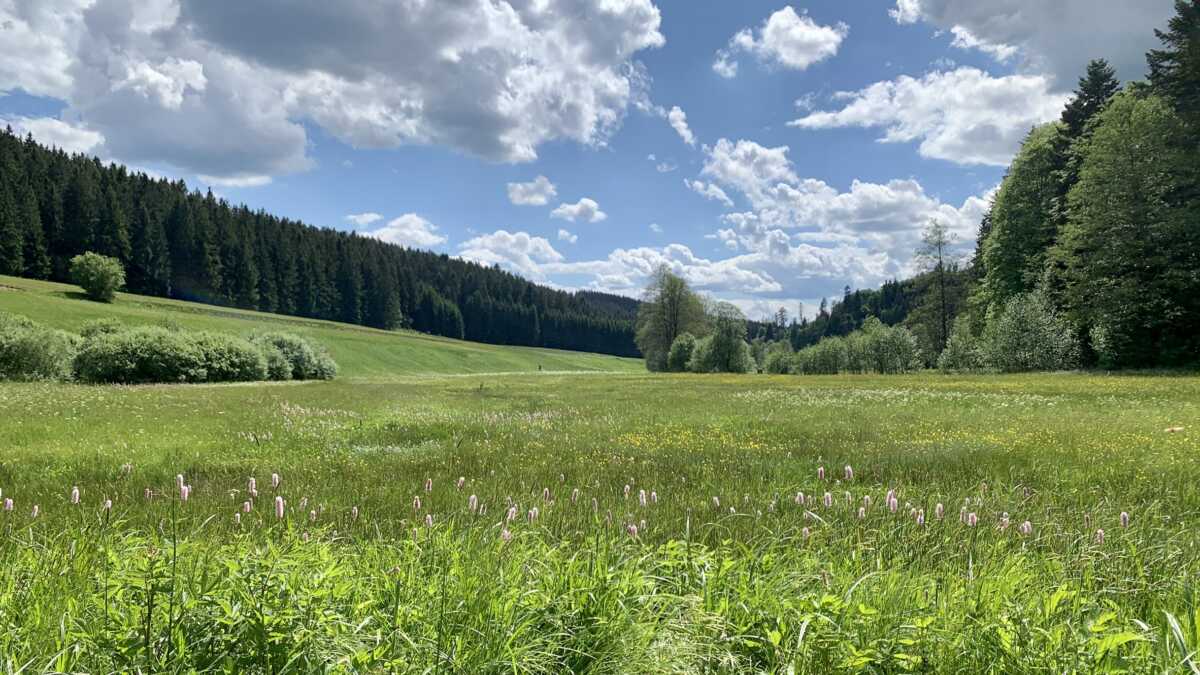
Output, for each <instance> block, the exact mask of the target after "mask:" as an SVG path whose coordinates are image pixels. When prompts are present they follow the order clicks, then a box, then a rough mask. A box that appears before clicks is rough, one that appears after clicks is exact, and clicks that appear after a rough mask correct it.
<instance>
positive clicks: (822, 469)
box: [817, 466, 825, 480]
mask: <svg viewBox="0 0 1200 675" xmlns="http://www.w3.org/2000/svg"><path fill="white" fill-rule="evenodd" d="M817 478H818V479H819V480H825V467H823V466H818V467H817Z"/></svg>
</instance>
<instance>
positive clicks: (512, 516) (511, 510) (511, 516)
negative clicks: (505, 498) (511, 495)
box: [504, 504, 517, 523]
mask: <svg viewBox="0 0 1200 675" xmlns="http://www.w3.org/2000/svg"><path fill="white" fill-rule="evenodd" d="M516 519H517V507H516V505H515V504H514V505H513V506H510V507H508V513H507V514H506V515H505V516H504V521H505V522H509V523H511V522H512V521H514V520H516Z"/></svg>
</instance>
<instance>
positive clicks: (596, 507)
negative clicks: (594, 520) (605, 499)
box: [592, 497, 600, 513]
mask: <svg viewBox="0 0 1200 675" xmlns="http://www.w3.org/2000/svg"><path fill="white" fill-rule="evenodd" d="M592 513H600V500H598V499H596V498H595V497H592Z"/></svg>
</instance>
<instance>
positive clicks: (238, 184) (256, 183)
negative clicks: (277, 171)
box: [196, 173, 271, 188]
mask: <svg viewBox="0 0 1200 675" xmlns="http://www.w3.org/2000/svg"><path fill="white" fill-rule="evenodd" d="M196 178H199V179H200V182H201V183H204V184H206V185H213V186H216V187H225V188H252V187H262V186H264V185H270V184H271V177H270V176H264V175H262V174H255V173H234V174H229V175H225V176H209V175H206V174H200V175H198V176H196Z"/></svg>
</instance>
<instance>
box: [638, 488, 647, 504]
mask: <svg viewBox="0 0 1200 675" xmlns="http://www.w3.org/2000/svg"><path fill="white" fill-rule="evenodd" d="M638 505H639V506H641V507H642V508H643V509H644V508H646V491H645V490H638Z"/></svg>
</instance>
